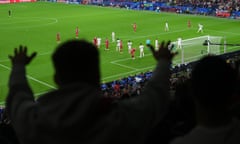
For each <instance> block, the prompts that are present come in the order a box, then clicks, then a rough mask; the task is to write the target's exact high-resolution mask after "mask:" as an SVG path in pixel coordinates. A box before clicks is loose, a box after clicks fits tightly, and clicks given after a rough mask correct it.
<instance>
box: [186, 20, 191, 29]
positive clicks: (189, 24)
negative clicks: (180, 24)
mask: <svg viewBox="0 0 240 144" xmlns="http://www.w3.org/2000/svg"><path fill="white" fill-rule="evenodd" d="M187 25H188V28H190V27H191V21H190V20H188V23H187Z"/></svg>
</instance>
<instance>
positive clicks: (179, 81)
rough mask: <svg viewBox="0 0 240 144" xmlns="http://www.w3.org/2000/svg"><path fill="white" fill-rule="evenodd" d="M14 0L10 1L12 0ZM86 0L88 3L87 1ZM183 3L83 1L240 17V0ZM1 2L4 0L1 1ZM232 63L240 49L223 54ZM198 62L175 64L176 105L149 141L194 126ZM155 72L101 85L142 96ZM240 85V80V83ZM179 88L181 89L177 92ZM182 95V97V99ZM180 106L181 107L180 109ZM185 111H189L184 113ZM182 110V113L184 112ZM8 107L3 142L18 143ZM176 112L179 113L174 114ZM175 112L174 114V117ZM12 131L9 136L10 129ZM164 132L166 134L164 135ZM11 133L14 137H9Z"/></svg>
mask: <svg viewBox="0 0 240 144" xmlns="http://www.w3.org/2000/svg"><path fill="white" fill-rule="evenodd" d="M9 2H10V1H9ZM69 2H71V0H70V1H69ZM83 2H84V3H83ZM178 2H179V3H169V2H168V1H164V0H162V1H159V2H150V1H146V2H133V1H109V0H106V1H101V2H98V1H94V2H92V3H89V2H86V1H79V3H83V4H92V5H100V6H111V7H120V8H129V9H133V10H150V11H157V10H158V8H159V12H161V11H166V12H176V13H189V14H199V15H213V16H217V17H226V18H233V19H239V18H240V9H239V7H240V1H225V3H221V2H218V1H215V2H214V1H213V0H212V1H209V2H205V3H204V2H200V3H185V1H181V0H179V1H178ZM0 3H1V1H0ZM221 57H223V58H224V59H225V60H226V61H227V62H228V63H230V64H231V65H232V66H233V67H235V68H237V69H239V64H240V51H235V52H232V53H227V54H223V55H221ZM194 63H196V62H191V63H188V64H187V65H185V64H183V65H177V66H174V67H172V77H171V79H170V82H171V93H172V97H173V102H172V107H171V108H170V111H169V114H168V115H167V116H166V119H165V120H164V121H163V122H162V123H161V124H159V127H156V128H154V129H153V132H152V133H151V134H150V136H149V141H147V142H146V143H152V144H153V142H155V143H164V142H166V143H168V142H169V141H170V140H171V139H173V138H174V137H176V136H181V135H184V134H186V133H187V132H189V131H190V129H192V128H193V126H194V124H195V122H194V120H193V117H192V111H193V110H192V109H191V110H190V109H189V107H192V106H191V104H190V103H191V101H186V99H187V98H183V95H184V94H185V93H184V89H185V86H186V85H187V82H188V79H189V77H190V72H191V70H192V66H193V65H194ZM151 76H152V72H151V71H148V72H144V73H140V74H136V75H133V76H129V77H125V78H121V79H119V80H116V81H112V82H107V83H103V84H102V85H101V89H102V94H103V96H104V97H110V98H113V99H115V100H117V101H118V100H122V99H125V98H129V97H134V96H138V95H139V94H140V93H141V90H142V88H143V87H144V84H145V83H146V82H147V81H148V80H149V78H150V77H151ZM238 85H239V84H238ZM176 91H177V92H178V93H176ZM237 96H240V92H239V90H238V91H236V101H235V102H236V103H237V104H238V103H239V102H240V99H239V98H238V97H237ZM178 98H182V99H178ZM176 110H178V111H176ZM183 112H185V113H184V114H183ZM181 114H182V115H181ZM234 114H235V115H236V116H238V117H240V114H239V111H234ZM4 115H5V111H4V107H1V108H0V143H4V142H5V141H7V142H6V143H12V144H17V143H18V141H17V139H16V137H15V134H14V132H13V131H12V129H11V125H10V121H8V120H7V119H6V117H5V116H4ZM174 115H175V116H174ZM173 116H174V117H173ZM5 130H8V131H10V132H9V133H8V135H7V136H6V135H5V134H6V131H5ZM162 133H164V136H165V137H163V136H160V135H161V134H162ZM8 137H11V138H8Z"/></svg>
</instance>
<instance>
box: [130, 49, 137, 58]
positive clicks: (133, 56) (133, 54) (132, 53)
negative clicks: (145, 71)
mask: <svg viewBox="0 0 240 144" xmlns="http://www.w3.org/2000/svg"><path fill="white" fill-rule="evenodd" d="M135 52H136V49H135V48H132V49H131V51H130V54H131V57H132V59H135Z"/></svg>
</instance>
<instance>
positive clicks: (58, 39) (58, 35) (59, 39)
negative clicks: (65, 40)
mask: <svg viewBox="0 0 240 144" xmlns="http://www.w3.org/2000/svg"><path fill="white" fill-rule="evenodd" d="M56 40H57V43H60V42H61V37H60V33H59V32H58V33H57V36H56Z"/></svg>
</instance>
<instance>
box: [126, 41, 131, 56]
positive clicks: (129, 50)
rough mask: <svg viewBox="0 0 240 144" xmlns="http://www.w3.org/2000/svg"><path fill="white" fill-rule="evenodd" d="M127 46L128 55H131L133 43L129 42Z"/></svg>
mask: <svg viewBox="0 0 240 144" xmlns="http://www.w3.org/2000/svg"><path fill="white" fill-rule="evenodd" d="M127 46H128V53H131V49H132V42H131V41H130V40H129V41H128V42H127Z"/></svg>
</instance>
